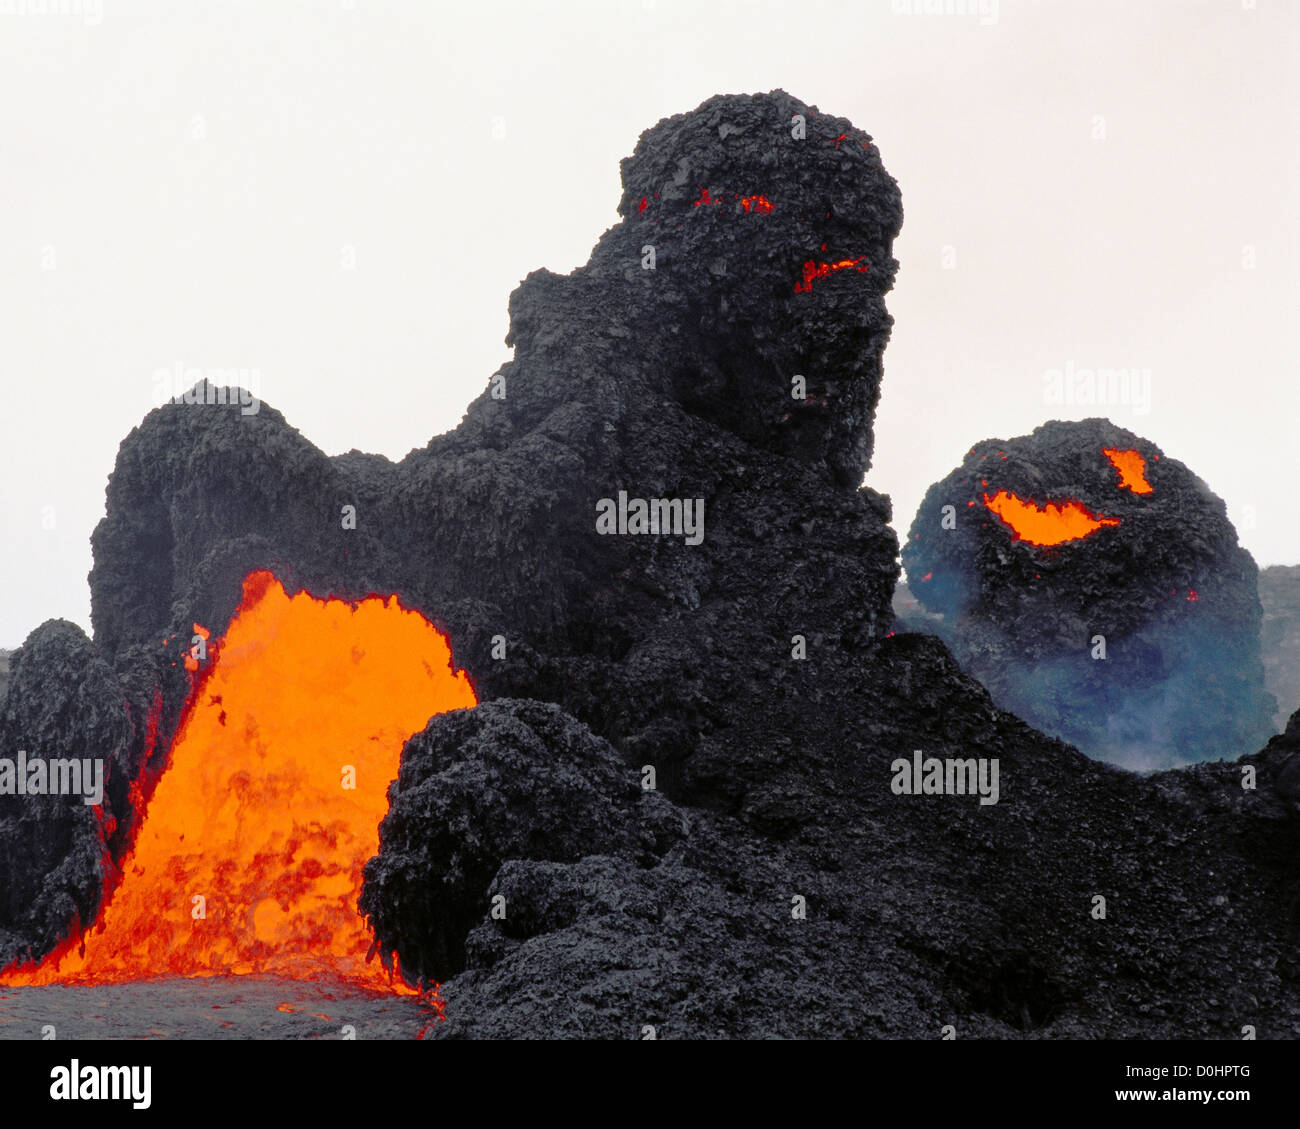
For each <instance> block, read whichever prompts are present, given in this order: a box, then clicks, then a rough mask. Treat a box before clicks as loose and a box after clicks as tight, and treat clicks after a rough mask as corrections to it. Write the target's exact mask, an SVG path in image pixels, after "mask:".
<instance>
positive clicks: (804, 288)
mask: <svg viewBox="0 0 1300 1129" xmlns="http://www.w3.org/2000/svg"><path fill="white" fill-rule="evenodd" d="M865 258H866V256H865V255H859V256H858V257H857V258H856V259H841V260H840V261H839V262H838V263H814V262H807V263H804V265H803V281H802V282H796V283H795V284H794V292H795V293H796V294H811V293H812V287H813V283H814V282H816V281H817V279H819V278H829V277H830V274H831V272H832V271H837V270H848V269H849V268H850V267H857V269H858V273H859V274H865V273H866V272H867V270H868V267H865V266H863V267H859V266H858V264H859V263H860V262H862V260H863V259H865Z"/></svg>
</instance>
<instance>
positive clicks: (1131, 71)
mask: <svg viewBox="0 0 1300 1129" xmlns="http://www.w3.org/2000/svg"><path fill="white" fill-rule="evenodd" d="M47 2H48V5H49V6H50V7H51V8H53V9H55V11H56V12H57V11H58V10H59V9H60V7H62V9H63V10H65V11H66V9H68V8H70V7H71V8H73V9H76V10H78V11H80V14H76V11H74V12H73V13H71V14H39V12H37V11H34V10H32V9H35V8H39V7H40V6H41V4H40V0H0V161H2V170H3V171H2V173H0V373H2V374H3V377H2V379H3V385H2V386H0V387H2V388H3V394H4V404H3V409H2V410H0V421H2V422H0V505H2V506H3V519H4V523H3V524H4V530H5V533H4V553H3V558H2V559H0V592H3V598H2V599H0V646H9V647H12V646H15V645H17V644H18V643H20V642H21V641H22V639H23V638H24V637H25V636H26V634H27V632H29V631H30V630H31V629H32V628H33V627H35V626H36V625H37V624H38V623H40V622H41V621H42V620H44V619H47V618H50V617H55V616H63V617H66V618H68V619H72V620H74V621H76V622H78V623H81V624H82V625H83V626H85V627H87V629H89V592H88V588H87V585H86V573H87V572H88V571H89V569H90V565H91V556H90V544H89V537H90V532H91V530H92V529H93V527H94V525H95V523H96V522H97V521H98V520H99V518H100V516H101V515H102V513H103V506H104V486H105V483H106V479H107V476H108V474H109V471H110V470H111V469H112V466H113V461H114V457H115V455H116V451H117V446H118V443H119V442H120V441H121V440H122V438H123V437H125V435H126V434H127V433H128V432H129V431H130V429H131V428H132V427H133V426H135V425H136V424H137V423H138V422H139V421H140V419H141V417H142V416H143V415H144V414H145V413H146V412H147V411H148V410H149V409H150V408H151V407H152V406H153V403H154V393H155V376H156V374H157V372H158V370H159V369H160V368H171V367H173V366H180V367H181V368H183V369H192V368H198V369H210V368H213V369H215V368H220V369H227V368H248V369H256V370H257V371H258V377H259V379H260V382H261V394H262V396H263V398H264V399H265V400H266V401H267V402H269V403H271V404H273V405H274V406H275V407H277V408H279V409H280V410H281V411H282V412H283V413H284V415H285V416H286V417H287V419H288V420H289V421H290V423H292V424H293V425H295V426H296V427H298V428H299V429H300V430H301V431H302V432H303V433H304V434H305V435H306V436H307V437H308V438H309V439H311V440H312V441H313V442H314V443H316V444H317V445H319V446H320V447H321V448H323V449H324V450H325V451H326V452H328V453H330V454H336V453H338V452H341V451H346V450H348V449H350V448H353V447H358V448H360V449H362V450H366V451H377V452H381V453H383V454H385V455H388V456H390V457H393V458H400V457H401V456H402V455H404V454H405V453H406V452H407V451H408V450H409V449H410V448H412V447H415V446H420V445H423V444H424V443H425V442H427V441H428V439H429V438H430V436H431V435H433V434H436V433H438V432H441V431H445V430H447V429H449V428H451V427H454V426H455V425H456V424H457V423H458V422H459V420H460V418H461V416H462V414H463V410H464V406H465V405H466V403H468V401H469V400H470V399H472V398H473V397H474V396H475V395H477V394H478V393H479V392H480V391H481V390H482V388H483V387H484V386H485V385H486V383H487V380H488V378H489V376H490V375H491V373H492V372H493V371H494V370H495V369H496V368H497V367H498V366H499V365H500V363H501V362H502V361H504V360H506V359H508V357H509V355H510V354H509V350H507V349H506V347H505V345H504V343H503V338H504V336H505V333H506V330H507V328H508V320H507V316H506V300H507V297H508V295H509V293H510V291H511V290H512V289H513V288H514V287H515V286H516V285H517V284H518V282H519V281H520V280H521V279H522V278H523V277H524V275H525V274H527V273H528V272H529V271H530V270H533V269H534V268H537V267H541V266H546V267H549V268H550V269H552V270H555V271H559V272H567V271H569V270H571V269H572V268H573V267H575V266H578V265H580V264H582V263H583V262H585V261H586V258H587V255H588V253H589V252H590V249H591V246H592V245H593V243H594V242H595V241H596V239H597V238H598V237H599V235H600V234H601V232H602V231H604V230H605V228H607V227H608V226H609V225H610V224H611V223H613V222H614V221H615V220H616V218H617V217H616V214H615V211H614V208H615V205H616V204H617V201H618V197H619V181H618V161H619V158H620V157H623V156H625V155H626V154H628V153H630V152H631V150H632V147H633V145H634V144H635V142H636V139H637V136H638V135H639V134H640V132H641V131H642V130H643V129H645V128H647V127H648V126H650V125H652V124H653V123H655V122H656V121H658V120H659V118H661V117H663V116H665V115H668V114H673V113H678V112H681V111H684V110H689V109H691V108H693V107H694V106H696V105H697V104H699V103H700V102H701V101H703V100H704V99H705V98H707V97H709V96H710V95H712V94H715V93H749V92H754V91H765V90H770V89H773V88H775V87H784V88H785V89H786V90H788V91H790V92H791V93H792V94H794V95H796V96H798V97H800V98H802V99H804V100H805V101H807V102H809V103H812V104H815V105H817V106H818V107H819V108H820V109H821V110H823V111H825V112H830V113H835V114H840V115H843V116H846V117H848V118H850V119H851V120H852V121H853V122H854V124H855V125H857V126H860V127H861V128H863V129H866V130H867V131H868V132H870V133H871V134H872V135H873V136H874V137H875V139H876V142H877V144H878V146H879V149H880V152H881V154H882V156H883V159H884V161H885V164H886V167H887V168H888V169H889V170H890V171H891V172H892V173H893V175H894V176H895V177H896V178H897V179H898V181H899V183H900V185H901V187H902V192H903V201H904V209H905V212H906V220H905V223H904V228H903V233H902V236H901V237H900V239H899V240H898V242H897V244H896V250H895V253H896V255H897V257H898V258H899V260H900V261H901V263H902V267H901V270H900V272H899V277H898V283H897V286H896V288H895V291H894V293H893V294H892V295H891V296H890V299H889V305H890V309H891V310H892V312H893V314H894V317H895V319H896V321H897V325H896V327H895V330H894V337H893V341H892V343H891V345H890V346H889V349H888V351H887V353H886V356H885V381H884V388H883V393H882V398H881V406H880V413H879V417H878V420H877V428H876V459H875V465H874V467H873V469H872V471H871V473H870V475H869V476H868V479H867V481H868V482H869V483H870V484H871V485H873V486H874V487H876V488H877V489H879V490H882V491H884V492H886V493H888V494H890V495H892V496H893V499H894V506H895V527H896V528H898V529H899V530H900V533H905V532H906V528H907V525H908V524H909V523H910V521H911V518H912V515H913V513H914V512H915V508H916V505H917V504H918V502H919V501H920V497H921V495H922V493H923V492H924V490H925V488H926V487H927V486H928V485H929V484H930V483H931V482H933V481H935V480H936V479H938V478H940V477H942V476H943V475H944V474H946V473H947V472H948V471H949V470H950V469H951V468H952V467H953V466H954V465H956V464H957V463H958V462H959V461H960V458H961V456H962V454H963V452H964V451H966V450H967V449H969V447H970V446H971V444H972V443H973V442H974V441H976V440H978V439H982V438H986V437H990V436H1003V437H1006V436H1010V435H1019V434H1023V433H1024V432H1026V431H1028V430H1030V429H1032V428H1033V427H1034V426H1036V425H1037V424H1039V423H1041V422H1043V421H1044V420H1045V419H1049V418H1053V417H1057V418H1083V417H1086V416H1088V415H1110V416H1111V417H1112V418H1113V419H1114V420H1115V421H1116V422H1118V423H1120V424H1122V425H1124V426H1126V427H1130V428H1132V429H1133V430H1135V431H1137V432H1139V433H1140V434H1142V435H1145V436H1147V437H1149V438H1150V439H1152V440H1154V441H1155V442H1157V443H1159V444H1160V445H1161V446H1162V447H1163V448H1164V449H1165V450H1166V451H1167V452H1168V453H1169V454H1171V455H1173V456H1175V457H1177V458H1180V459H1182V460H1184V461H1185V462H1186V463H1188V465H1190V466H1191V467H1192V469H1193V470H1195V471H1196V472H1197V473H1199V474H1200V475H1201V476H1202V477H1204V478H1205V479H1206V481H1207V482H1208V483H1209V484H1210V486H1211V487H1212V488H1213V489H1214V490H1215V491H1217V492H1218V493H1219V494H1221V495H1222V496H1223V497H1224V498H1225V499H1226V500H1227V502H1228V506H1229V512H1230V513H1231V515H1232V516H1233V518H1234V520H1235V521H1236V522H1237V525H1238V529H1239V531H1240V534H1241V539H1242V541H1243V543H1244V544H1245V545H1246V546H1247V547H1248V548H1249V549H1250V550H1251V551H1252V552H1253V553H1254V554H1255V556H1256V559H1257V560H1258V561H1259V562H1260V564H1261V565H1265V564H1272V563H1296V562H1300V528H1298V526H1297V517H1298V516H1300V514H1298V512H1297V505H1296V501H1295V492H1296V490H1297V488H1298V486H1300V474H1298V473H1297V472H1298V471H1300V451H1298V449H1297V448H1298V446H1300V430H1298V429H1297V423H1300V381H1298V380H1297V376H1298V375H1300V374H1298V372H1297V369H1298V366H1297V354H1298V353H1300V348H1298V346H1297V330H1296V322H1295V311H1296V310H1297V309H1298V308H1300V255H1298V253H1297V247H1298V242H1297V219H1296V204H1297V202H1298V201H1300V191H1298V189H1300V172H1298V170H1297V151H1298V148H1300V98H1298V93H1300V83H1298V82H1297V74H1298V73H1300V14H1298V13H1300V5H1295V4H1293V3H1290V2H1288V0H1258V3H1257V4H1256V3H1253V2H1252V0H1185V2H1180V3H1172V2H1167V3H1162V2H1157V0H1141V2H1136V0H1114V2H1106V0H1102V2H1099V0H1086V2H1077V3H1075V2H1070V3H1023V2H1016V0H1001V2H1000V3H996V4H994V3H991V0H983V6H982V8H981V7H980V2H979V0H970V2H968V3H966V4H965V5H963V4H960V3H954V2H953V0H948V4H947V6H948V7H949V8H952V7H956V8H958V9H961V8H962V7H965V8H967V9H970V14H963V13H962V12H961V11H960V10H959V11H958V12H957V13H954V14H937V15H926V14H921V13H917V12H913V11H911V10H910V9H912V8H913V7H918V8H924V7H925V5H926V0H906V2H904V0H893V2H891V0H847V2H839V0H825V2H817V0H807V2H796V0H730V2H728V0H710V2H707V3H701V2H699V0H688V2H685V0H683V2H679V0H556V2H554V3H526V2H519V0H514V2H511V0H495V2H493V3H490V4H488V3H484V4H475V3H470V4H455V5H452V4H448V3H442V2H441V0H439V2H437V3H420V4H417V3H415V0H406V2H399V0H317V2H310V3H308V2H298V3H293V2H285V0H277V2H275V3H268V2H266V0H245V2H239V3H210V2H204V3H200V2H197V0H166V2H163V0H157V2H154V3H144V2H130V0H102V5H96V3H95V0H47ZM931 2H932V4H933V0H931ZM83 7H84V9H85V10H84V11H82V10H81V9H82V8H83ZM938 7H940V8H941V9H942V8H943V7H944V2H943V0H940V3H939V4H938ZM981 11H982V12H983V13H984V14H983V15H981V14H980V12H981ZM945 249H947V250H945ZM1067 365H1072V366H1074V368H1075V369H1076V370H1077V369H1088V368H1094V369H1095V368H1130V369H1136V370H1142V369H1147V370H1149V371H1150V379H1151V401H1150V405H1149V411H1147V412H1145V413H1140V411H1139V409H1140V408H1141V407H1142V405H1141V404H1123V403H1120V404H1114V405H1102V406H1099V407H1088V406H1080V405H1075V406H1070V405H1066V406H1064V407H1063V406H1061V405H1058V404H1049V403H1045V399H1044V376H1045V373H1047V372H1048V371H1049V370H1051V369H1064V368H1065V367H1066V366H1067Z"/></svg>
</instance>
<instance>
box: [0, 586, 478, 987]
mask: <svg viewBox="0 0 1300 1129" xmlns="http://www.w3.org/2000/svg"><path fill="white" fill-rule="evenodd" d="M205 665H206V666H207V667H208V669H207V670H206V671H200V672H199V675H198V676H196V678H195V682H194V686H193V688H192V690H191V692H190V699H189V702H188V704H187V706H186V709H185V713H184V716H183V717H182V719H181V722H180V725H179V726H178V728H177V732H176V738H175V740H174V742H173V744H172V749H171V754H170V757H169V760H168V765H167V768H166V770H165V771H164V772H163V774H162V775H161V777H160V778H159V780H158V784H157V787H156V789H155V791H154V793H153V795H152V797H151V798H150V800H149V802H148V805H147V809H146V814H145V817H144V819H143V821H142V822H141V825H140V831H139V834H138V836H137V838H136V841H135V843H134V844H133V846H132V848H131V850H130V851H129V852H128V854H127V855H126V857H125V859H124V861H123V863H122V867H121V873H120V876H119V880H118V883H117V886H116V889H114V890H113V891H112V893H111V896H110V897H109V899H108V900H107V902H106V904H105V906H104V909H103V910H102V912H101V914H100V918H99V921H98V922H97V923H96V925H95V926H94V928H92V929H91V930H90V931H89V932H88V933H87V934H86V935H85V936H84V937H73V938H71V939H69V941H68V942H67V943H66V944H65V945H64V946H62V947H61V948H60V949H59V950H57V951H56V952H54V953H52V954H51V955H50V956H49V957H48V958H46V960H45V961H43V962H42V963H41V964H40V965H39V966H30V965H29V966H26V967H20V968H14V969H11V970H9V971H7V972H6V974H5V975H4V977H3V980H4V982H5V983H8V984H13V985H33V984H51V983H101V984H102V983H116V982H122V981H130V980H142V979H148V978H152V977H159V976H186V977H193V976H216V975H223V974H235V975H241V974H254V973H256V974H264V975H272V976H283V977H288V978H292V979H298V980H326V981H335V982H338V981H343V982H348V983H352V984H357V985H360V986H364V987H370V988H386V989H391V990H396V991H399V992H411V991H412V990H411V989H409V988H407V987H406V985H405V984H404V983H403V982H401V981H400V980H394V981H392V982H391V983H390V977H389V974H388V973H387V972H386V971H385V970H384V969H383V967H382V965H381V963H380V962H379V961H369V960H368V959H367V957H368V955H369V953H370V949H371V945H372V943H373V937H372V935H371V932H370V930H369V928H368V927H367V925H366V923H365V920H364V918H363V917H362V916H361V915H360V914H359V913H358V911H357V898H358V895H359V894H360V892H361V877H362V868H363V867H364V866H365V863H366V861H367V860H368V859H369V858H370V857H371V856H373V855H374V854H375V853H376V852H377V850H378V847H379V822H380V820H381V819H382V818H383V817H384V815H385V813H386V812H387V810H388V797H387V791H388V786H389V784H390V783H391V782H392V780H393V779H394V778H395V777H396V775H397V770H398V764H399V760H400V757H401V751H402V746H403V744H404V743H405V742H406V740H407V739H408V738H409V737H411V736H412V735H413V734H415V733H417V732H419V731H420V730H422V729H423V728H424V727H425V725H426V724H427V723H428V721H429V718H430V717H431V716H432V715H434V714H437V713H442V712H445V711H447V710H454V709H462V708H467V707H471V706H474V705H476V704H477V700H476V698H475V694H474V690H473V687H472V686H471V685H470V681H469V678H468V677H467V675H466V674H465V672H464V671H456V670H454V669H453V667H452V661H451V650H450V647H449V646H448V643H447V640H446V638H445V637H444V636H443V635H442V634H441V633H440V632H439V631H438V630H437V628H435V627H434V626H433V624H431V623H430V622H429V621H428V620H427V619H425V618H424V617H423V616H422V615H420V614H419V613H418V612H414V611H411V610H409V609H407V608H404V607H402V606H401V605H400V604H399V602H398V600H397V598H396V597H388V598H383V597H378V596H373V597H369V598H367V599H364V600H362V601H360V602H358V603H356V604H353V603H349V602H347V601H345V600H337V599H325V600H322V599H316V598H315V597H313V596H311V595H309V594H308V593H305V592H303V593H299V594H297V595H295V596H289V595H288V594H287V593H286V592H285V590H284V588H283V586H282V585H281V584H280V582H279V581H278V580H277V579H276V578H275V577H274V576H273V575H271V574H270V573H269V572H254V573H251V574H250V575H249V576H248V577H247V579H246V580H245V582H244V588H243V598H242V600H241V603H240V606H239V608H238V609H237V611H236V613H235V615H234V618H233V619H232V621H231V623H230V627H229V630H228V631H227V632H226V635H225V637H224V639H222V640H219V641H218V642H217V643H216V644H214V645H210V647H209V661H208V663H207V664H205Z"/></svg>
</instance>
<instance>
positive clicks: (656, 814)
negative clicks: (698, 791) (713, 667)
mask: <svg viewBox="0 0 1300 1129" xmlns="http://www.w3.org/2000/svg"><path fill="white" fill-rule="evenodd" d="M388 797H389V805H390V807H389V812H388V814H387V815H386V816H385V817H384V820H383V822H382V823H381V824H380V825H379V840H380V853H379V854H378V855H377V856H376V857H375V858H372V859H371V860H370V862H369V863H367V864H366V868H365V884H364V886H363V888H362V892H361V898H360V901H359V903H358V904H359V906H360V909H361V912H362V913H364V914H366V915H367V916H368V917H369V919H370V923H371V925H372V926H373V927H374V931H375V937H376V944H377V945H378V947H379V949H380V950H381V952H382V954H383V957H384V961H385V965H386V966H389V967H391V963H392V962H391V956H390V954H392V953H394V952H395V953H396V954H397V956H398V957H399V958H400V962H401V970H402V973H403V974H404V975H405V976H406V977H407V978H408V979H409V980H411V981H412V982H416V981H418V982H421V983H423V984H430V983H435V982H438V981H441V980H443V979H446V978H448V977H450V976H452V975H453V974H455V973H457V972H459V971H461V970H462V969H463V968H464V967H465V965H466V938H467V935H468V934H469V933H470V930H471V929H472V928H473V927H474V926H475V925H477V924H478V923H479V922H480V921H483V920H484V919H485V918H487V917H488V916H489V914H490V911H491V910H492V909H493V907H492V906H491V904H490V902H489V897H488V894H487V893H485V891H487V890H488V887H489V885H490V884H491V882H492V880H493V876H494V875H497V872H498V871H499V870H500V869H501V867H502V865H503V864H504V863H506V862H508V861H510V862H512V863H513V864H514V865H515V867H516V869H517V868H518V867H520V866H523V865H524V864H525V863H527V864H533V863H572V862H576V861H578V860H579V859H581V858H584V857H586V856H589V855H597V854H599V855H624V856H626V857H629V858H631V857H636V858H639V859H641V860H642V861H645V862H652V861H653V860H654V858H655V857H656V856H658V855H662V854H663V852H664V851H666V850H667V849H668V847H669V846H671V845H672V843H673V842H674V841H676V839H678V838H680V837H681V835H682V834H683V833H684V832H683V830H682V828H681V825H680V818H678V817H675V816H674V815H673V807H672V805H671V804H670V803H669V802H668V801H667V800H665V799H663V798H662V797H660V796H659V794H658V793H657V792H653V791H643V790H642V788H641V785H640V783H639V778H638V776H637V775H636V773H635V772H633V771H632V770H630V769H629V768H628V767H627V766H626V765H625V764H624V763H623V761H622V760H621V759H620V757H619V755H618V754H617V753H616V752H615V751H614V749H613V748H612V747H611V746H610V745H609V743H608V742H606V741H604V740H602V739H601V738H599V737H597V736H596V735H595V734H593V733H592V732H591V730H589V729H588V728H587V727H586V726H585V725H583V724H582V723H581V722H579V721H577V720H576V719H574V718H573V717H571V716H570V715H568V714H566V713H565V712H564V711H563V710H561V709H560V708H559V707H558V706H554V705H551V704H549V703H542V702H534V701H529V700H517V699H510V698H501V699H498V700H497V701H494V702H485V703H483V704H482V705H480V706H479V707H478V708H477V709H475V710H460V711H457V712H454V713H449V714H442V715H439V716H437V717H434V718H433V719H432V720H431V721H430V722H429V725H428V727H427V728H426V729H425V730H424V732H422V733H419V734H417V735H416V736H414V737H412V738H411V740H410V741H408V742H407V743H406V747H405V748H404V749H403V750H402V767H401V771H400V773H399V774H398V777H397V779H396V780H395V781H394V782H393V784H392V785H391V786H390V788H389V791H388ZM530 873H531V871H530ZM544 885H545V884H542V886H544ZM538 888H541V887H537V888H534V889H533V890H532V892H531V893H530V895H529V896H526V897H514V896H513V890H514V887H511V892H509V893H503V894H502V897H504V898H505V903H504V906H501V907H499V912H502V911H503V912H504V917H503V918H501V920H502V921H503V924H504V931H505V933H506V934H507V935H515V936H516V937H518V936H520V935H521V931H522V936H528V935H532V934H533V933H539V932H546V931H549V930H550V929H552V928H556V927H557V926H558V925H560V924H565V923H561V922H557V921H555V920H553V919H552V914H553V911H555V908H556V907H555V906H554V905H548V904H546V903H548V899H547V898H546V897H544V896H539V895H538V894H537V889H538ZM549 901H557V900H556V899H549ZM558 904H568V903H565V900H564V899H563V898H560V899H558Z"/></svg>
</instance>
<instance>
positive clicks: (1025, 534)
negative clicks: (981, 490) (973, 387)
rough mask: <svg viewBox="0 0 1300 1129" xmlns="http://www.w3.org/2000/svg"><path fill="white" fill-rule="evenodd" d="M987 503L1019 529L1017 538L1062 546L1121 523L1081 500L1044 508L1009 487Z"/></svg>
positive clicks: (1015, 528)
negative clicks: (1101, 515) (1105, 527)
mask: <svg viewBox="0 0 1300 1129" xmlns="http://www.w3.org/2000/svg"><path fill="white" fill-rule="evenodd" d="M984 504H985V505H986V506H988V508H989V509H990V510H992V511H993V512H994V513H995V514H997V515H998V517H1000V518H1001V519H1002V520H1003V521H1005V522H1006V523H1007V524H1008V525H1009V526H1011V528H1012V530H1013V531H1014V532H1015V540H1017V541H1028V542H1029V543H1030V544H1033V545H1060V544H1061V543H1062V542H1064V541H1077V540H1078V539H1079V538H1080V537H1087V536H1088V534H1090V533H1095V532H1096V531H1097V530H1098V529H1100V528H1101V527H1102V526H1103V525H1118V524H1119V518H1117V517H1098V516H1097V515H1096V514H1094V513H1091V512H1089V510H1088V509H1087V508H1086V507H1084V506H1082V505H1080V504H1079V503H1078V502H1072V501H1065V502H1060V503H1053V502H1048V503H1047V504H1046V505H1044V506H1042V507H1041V508H1040V507H1039V506H1037V505H1035V504H1034V503H1033V502H1025V501H1022V500H1021V499H1020V498H1017V497H1016V496H1015V495H1014V494H1011V493H1008V492H1007V491H1006V490H999V491H998V492H997V493H996V494H994V495H993V497H992V498H990V497H989V496H988V495H987V494H985V495H984Z"/></svg>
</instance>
